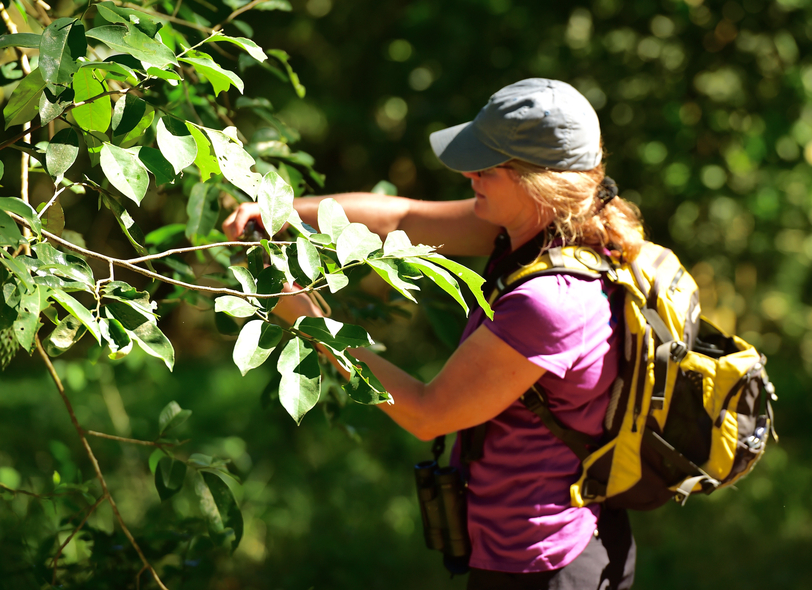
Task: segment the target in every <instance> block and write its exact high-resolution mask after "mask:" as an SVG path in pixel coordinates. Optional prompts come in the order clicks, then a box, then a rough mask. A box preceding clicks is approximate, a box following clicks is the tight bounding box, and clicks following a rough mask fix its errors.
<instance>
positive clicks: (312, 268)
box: [296, 238, 321, 281]
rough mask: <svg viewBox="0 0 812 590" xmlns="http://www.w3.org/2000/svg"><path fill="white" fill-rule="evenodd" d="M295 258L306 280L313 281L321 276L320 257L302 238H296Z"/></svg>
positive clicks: (311, 245)
mask: <svg viewBox="0 0 812 590" xmlns="http://www.w3.org/2000/svg"><path fill="white" fill-rule="evenodd" d="M296 258H297V260H298V262H299V268H301V269H302V271H303V272H304V273H305V275H307V278H309V279H310V280H311V281H315V280H316V279H317V278H318V277H319V275H320V274H321V257H319V251H318V250H316V248H315V246H313V244H311V243H310V242H309V241H308V240H306V239H304V238H296Z"/></svg>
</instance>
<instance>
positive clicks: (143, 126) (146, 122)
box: [120, 105, 155, 145]
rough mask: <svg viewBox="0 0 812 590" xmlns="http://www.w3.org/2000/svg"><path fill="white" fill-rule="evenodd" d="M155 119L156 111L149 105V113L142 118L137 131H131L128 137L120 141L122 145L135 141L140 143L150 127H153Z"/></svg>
mask: <svg viewBox="0 0 812 590" xmlns="http://www.w3.org/2000/svg"><path fill="white" fill-rule="evenodd" d="M154 118H155V109H153V108H152V107H151V106H149V105H147V112H146V114H145V115H144V116H143V117H141V121H139V122H138V125H136V127H135V129H133V130H132V131H130V132H129V133H128V134H127V135H125V136H124V139H122V140H120V143H121V144H122V145H124V144H128V143H130V142H133V141H138V140H140V139H141V137H142V136H143V135H144V132H145V131H146V130H147V129H149V127H150V125H152V120H153V119H154Z"/></svg>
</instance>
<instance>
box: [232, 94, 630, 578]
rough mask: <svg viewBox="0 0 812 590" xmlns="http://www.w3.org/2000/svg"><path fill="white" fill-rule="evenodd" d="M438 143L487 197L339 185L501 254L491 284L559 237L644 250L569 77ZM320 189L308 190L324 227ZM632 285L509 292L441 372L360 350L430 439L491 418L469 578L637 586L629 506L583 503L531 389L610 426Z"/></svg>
mask: <svg viewBox="0 0 812 590" xmlns="http://www.w3.org/2000/svg"><path fill="white" fill-rule="evenodd" d="M431 144H432V148H433V149H434V151H435V153H436V154H437V156H438V157H439V158H440V160H441V161H442V162H443V163H444V164H445V165H446V166H448V167H449V168H451V169H452V170H456V171H458V172H460V173H462V174H463V175H464V176H465V177H467V178H469V179H470V180H471V187H472V189H473V191H474V194H475V196H474V198H472V199H469V200H466V201H458V202H452V203H434V202H424V201H414V200H410V199H402V198H398V197H384V196H379V195H367V194H345V195H339V196H337V197H336V198H337V200H338V201H339V202H340V203H341V204H342V206H344V208H345V211H346V212H347V215H348V217H349V218H350V220H351V221H358V222H361V223H365V224H366V225H367V226H369V227H370V229H371V230H372V231H375V232H377V233H379V234H381V235H382V236H384V235H385V234H387V233H388V232H389V231H392V230H395V229H402V230H404V231H406V233H407V234H409V236H410V238H411V239H412V242H413V243H425V244H443V246H442V248H441V252H442V253H443V254H449V255H483V254H488V253H492V256H491V260H490V262H489V264H488V268H487V276H486V278H487V279H488V280H489V282H492V281H494V280H495V279H496V278H498V277H500V276H502V275H504V274H505V273H507V272H510V271H512V270H516V269H517V268H519V267H520V266H521V265H525V264H529V263H531V262H532V261H533V260H534V259H535V258H536V257H537V256H538V255H539V254H540V253H541V252H543V251H544V249H546V248H549V247H551V246H553V245H561V244H570V243H578V244H586V245H590V246H592V247H593V248H595V249H598V250H601V249H602V250H611V251H614V253H615V254H618V255H622V256H624V257H626V258H628V259H632V258H634V256H635V255H636V253H637V252H638V251H639V248H640V246H641V243H642V239H643V238H642V229H641V223H640V220H639V217H638V214H637V210H636V209H635V208H634V207H633V206H631V205H629V204H628V203H626V202H624V201H623V200H622V199H620V198H619V197H616V194H617V191H616V189H614V190H613V183H611V181H610V180H608V179H606V180H605V179H604V174H603V166H602V164H601V160H602V147H601V138H600V128H599V123H598V118H597V115H596V113H595V111H594V110H593V109H592V107H591V106H590V105H589V103H588V102H587V100H586V99H585V98H584V97H583V96H582V95H581V94H579V93H578V92H577V91H576V90H575V89H574V88H572V87H571V86H569V85H568V84H565V83H563V82H559V81H555V80H544V79H530V80H523V81H521V82H518V83H516V84H512V85H510V86H507V87H505V88H503V89H502V90H500V91H499V92H497V93H496V94H494V95H493V96H492V97H491V99H490V100H489V102H488V104H487V105H486V106H485V107H484V108H483V109H482V110H481V111H480V113H479V115H478V116H477V117H476V119H474V121H471V122H469V123H465V124H462V125H458V126H456V127H452V128H449V129H445V130H443V131H439V132H437V133H434V134H433V135H432V136H431ZM319 200H320V199H318V198H308V199H298V200H297V201H296V202H295V204H296V209H297V211H298V212H299V213H300V215H301V217H302V218H303V219H304V220H305V221H306V222H308V223H310V224H311V225H315V222H316V211H317V207H318V202H319ZM258 217H259V214H258V210H257V208H256V206H254V205H253V204H249V205H243V206H241V207H240V208H239V209H238V211H237V212H235V213H234V214H232V216H231V217H229V219H228V220H226V223H225V224H224V229H225V231H226V234H227V235H229V237H232V238H233V237H235V236H238V235H240V233H241V232H242V229H243V227H244V226H245V223H246V221H247V220H248V219H251V218H258ZM494 243H495V244H496V248H495V249H494ZM617 299H618V298H617V297H613V291H612V287H611V286H610V285H609V284H605V283H604V281H603V280H601V279H592V280H590V279H585V278H580V277H575V276H571V275H564V274H553V275H546V276H541V277H537V278H535V279H532V280H530V281H527V282H525V283H523V284H522V285H520V286H519V287H517V288H516V289H514V290H512V291H510V292H509V293H507V294H505V295H504V296H502V297H500V298H499V299H498V300H497V302H496V304H495V307H494V311H495V316H494V319H493V321H491V320H488V319H487V318H486V317H485V316H484V314H483V313H482V312H481V310H477V311H476V312H474V313H472V315H471V318H470V319H469V322H468V325H467V327H466V330H465V332H464V334H463V339H462V342H461V344H460V346H459V348H458V349H457V351H456V352H455V353H454V354H453V356H452V357H451V358H450V359H449V361H448V362H447V364H446V365H445V367H444V368H443V370H442V371H441V372H440V373H439V374H438V375H437V377H436V378H435V379H433V380H432V381H431V382H430V383H428V384H423V383H421V382H419V381H417V380H416V379H414V378H413V377H411V376H409V375H407V374H406V373H405V372H403V371H401V370H400V369H398V368H397V367H395V366H393V365H392V364H390V363H388V362H386V361H385V360H383V359H381V358H379V357H378V356H376V355H375V354H373V353H371V352H370V351H368V350H359V351H357V356H358V358H359V359H360V360H362V361H364V362H366V363H367V364H368V365H369V366H370V367H371V368H372V370H373V372H374V373H375V374H376V375H377V376H378V378H379V379H380V380H381V382H382V383H383V385H384V386H385V387H386V388H387V390H388V391H390V392H391V393H392V396H393V398H394V399H395V403H394V404H393V405H387V404H383V405H381V406H379V407H380V408H382V409H383V410H384V411H385V412H387V413H388V414H389V415H390V416H391V417H392V418H393V419H394V420H395V421H396V422H397V423H398V424H399V425H401V426H402V427H403V428H405V429H406V430H408V431H409V432H411V433H413V434H414V435H416V436H418V437H419V438H421V439H424V440H430V439H432V438H434V437H436V436H438V435H441V434H446V433H450V432H454V431H459V430H462V429H465V428H470V427H473V426H476V425H478V424H481V423H484V422H487V423H488V427H487V431H486V432H487V434H486V437H485V441H484V447H483V454H482V457H481V459H479V460H478V461H476V462H473V463H472V464H471V465H470V466H469V468H468V471H469V487H468V530H469V535H470V537H471V543H472V547H473V550H472V555H471V559H470V566H471V568H472V570H471V576H470V578H469V582H468V588H469V589H480V588H482V589H484V588H494V589H496V588H533V589H538V588H556V589H569V588H571V589H578V590H583V589H587V588H590V589H591V588H628V587H630V586H631V582H632V580H633V572H634V559H635V548H634V541H633V539H632V536H631V531H630V529H629V525H628V519H627V518H626V515H625V513H613V512H610V511H608V510H605V509H604V510H603V514H601V508H600V506H597V505H590V506H587V507H584V508H574V507H572V506H571V505H570V496H569V487H570V485H571V484H572V483H573V482H574V481H576V479H577V476H578V474H579V461H578V459H577V458H576V457H575V455H574V454H573V453H572V452H571V451H570V450H569V448H568V447H567V446H566V445H565V444H564V443H563V442H561V441H560V440H558V439H557V438H555V437H554V436H553V435H552V434H551V433H550V432H549V431H548V430H547V429H546V428H545V427H544V426H543V425H542V424H541V422H540V420H539V418H538V417H536V415H535V414H533V413H532V412H531V411H530V410H528V409H527V408H526V407H525V406H524V405H523V404H522V403H521V402H520V401H519V398H520V396H521V395H522V394H523V393H524V392H525V391H527V390H528V389H529V388H530V387H531V386H532V385H534V384H538V385H540V386H541V387H543V388H544V389H545V390H546V391H547V392H548V398H549V400H548V401H549V405H550V407H551V409H552V410H553V412H554V413H555V415H556V417H557V418H558V419H559V420H560V421H561V422H563V423H564V424H565V425H566V426H568V427H570V428H573V429H576V430H579V431H581V432H585V433H588V434H590V435H592V436H594V437H596V438H598V437H600V435H601V433H602V429H603V417H604V415H605V411H606V406H607V404H608V400H609V393H608V389H609V387H610V385H611V383H612V382H613V380H614V378H615V375H616V373H617V365H618V355H619V347H620V339H619V337H618V336H619V333H620V332H619V331H618V329H617V322H616V321H615V318H617V317H620V316H619V314H618V313H615V314H613V313H612V311H613V310H612V300H617ZM621 299H622V298H621ZM280 308H281V309H280ZM276 309H277V310H278V311H279V313H280V314H281V315H282V316H283V317H285V319H288V320H295V318H296V317H298V316H299V315H303V314H308V315H315V314H317V313H318V310H317V309H315V308H314V307H313V306H312V305H311V304H310V301H309V299H307V298H306V297H298V298H292V299H290V300H286V301H285V302H281V303H280V304H279V306H278V307H277V308H276ZM286 316H287V317H286ZM473 375H475V376H476V377H475V378H472V376H473Z"/></svg>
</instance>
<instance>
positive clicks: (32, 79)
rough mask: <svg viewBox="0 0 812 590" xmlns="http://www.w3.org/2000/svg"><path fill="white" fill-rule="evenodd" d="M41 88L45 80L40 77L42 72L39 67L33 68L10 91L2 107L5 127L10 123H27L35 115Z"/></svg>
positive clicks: (43, 86) (10, 124)
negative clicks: (9, 96) (9, 95)
mask: <svg viewBox="0 0 812 590" xmlns="http://www.w3.org/2000/svg"><path fill="white" fill-rule="evenodd" d="M43 88H45V80H43V79H42V72H40V71H39V68H37V69H35V70H33V71H32V72H31V73H30V74H28V75H27V76H26V77H25V78H23V79H22V81H20V83H19V84H17V87H16V88H15V89H14V92H12V93H11V98H10V99H9V101H8V103H6V106H5V107H4V108H3V118H4V119H5V121H6V126H5V129H8V128H9V127H11V126H12V125H22V124H23V123H27V122H28V121H30V120H31V119H33V118H34V117H36V116H37V109H38V108H39V98H40V94H41V93H42V89H43Z"/></svg>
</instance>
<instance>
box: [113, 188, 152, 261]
mask: <svg viewBox="0 0 812 590" xmlns="http://www.w3.org/2000/svg"><path fill="white" fill-rule="evenodd" d="M102 203H104V205H105V207H107V208H108V209H110V211H112V213H113V215H114V216H115V218H116V221H117V222H118V225H119V227H120V228H121V231H122V232H124V235H125V236H126V238H127V240H128V241H129V242H130V244H132V247H133V248H135V251H136V252H138V254H140V255H141V256H147V255H149V250H147V248H146V247H145V246H144V233H143V232H142V231H141V228H140V227H138V225H137V224H136V223H135V220H134V219H133V218H132V216H131V215H130V212H129V211H127V210H126V209H125V208H124V207H123V206H122V204H121V203H119V202H118V200H116V199H115V198H113V197H109V196H107V195H106V194H104V193H102Z"/></svg>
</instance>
